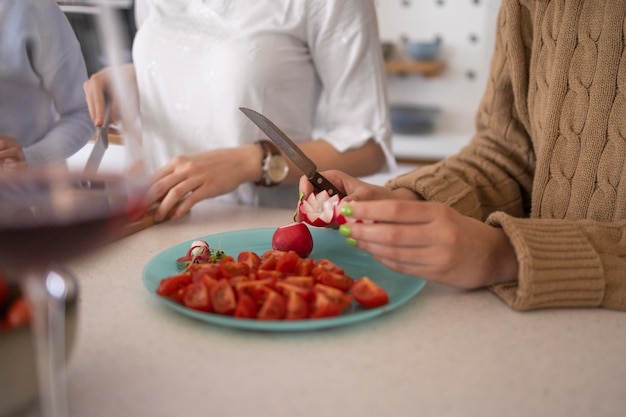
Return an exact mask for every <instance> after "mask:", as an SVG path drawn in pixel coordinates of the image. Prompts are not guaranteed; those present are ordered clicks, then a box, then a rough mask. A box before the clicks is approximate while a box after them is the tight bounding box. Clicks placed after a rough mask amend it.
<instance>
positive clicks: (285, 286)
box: [276, 281, 315, 301]
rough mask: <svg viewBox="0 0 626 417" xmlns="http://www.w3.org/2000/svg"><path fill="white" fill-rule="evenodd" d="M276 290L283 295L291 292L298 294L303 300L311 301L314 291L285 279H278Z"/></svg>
mask: <svg viewBox="0 0 626 417" xmlns="http://www.w3.org/2000/svg"><path fill="white" fill-rule="evenodd" d="M276 290H277V291H278V292H280V293H281V294H282V295H284V296H288V295H289V294H291V293H293V294H298V295H299V296H300V297H301V298H302V299H303V300H305V301H311V300H312V299H313V297H314V296H315V292H314V291H313V290H312V289H311V288H304V287H301V286H299V285H296V284H292V283H289V282H286V281H278V282H277V283H276Z"/></svg>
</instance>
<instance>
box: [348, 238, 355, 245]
mask: <svg viewBox="0 0 626 417" xmlns="http://www.w3.org/2000/svg"><path fill="white" fill-rule="evenodd" d="M346 243H347V244H348V245H350V246H356V239H354V238H351V237H347V238H346Z"/></svg>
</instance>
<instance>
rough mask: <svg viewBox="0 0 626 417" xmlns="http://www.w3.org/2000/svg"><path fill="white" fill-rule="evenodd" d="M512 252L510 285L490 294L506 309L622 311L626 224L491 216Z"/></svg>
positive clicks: (625, 301)
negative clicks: (514, 269) (514, 266)
mask: <svg viewBox="0 0 626 417" xmlns="http://www.w3.org/2000/svg"><path fill="white" fill-rule="evenodd" d="M488 224H490V225H493V226H496V227H499V228H501V229H502V230H503V231H504V232H505V233H506V234H507V236H508V238H509V241H510V242H511V245H512V246H513V248H514V249H515V252H516V255H517V259H518V263H519V272H518V279H517V280H516V281H512V282H508V283H503V284H498V285H494V286H492V287H491V290H492V291H494V292H495V293H496V294H498V295H499V296H500V297H502V299H503V300H504V301H505V302H506V303H507V304H509V305H510V306H511V307H512V308H514V309H517V310H531V309H537V308H546V307H605V308H610V309H615V310H626V279H624V278H625V275H624V271H626V257H625V256H624V254H625V253H626V221H623V220H622V221H618V222H613V223H604V222H597V221H591V220H579V221H570V220H561V219H528V218H525V219H524V218H522V219H520V218H515V217H512V216H508V215H506V214H504V213H501V212H500V213H495V214H494V215H492V216H491V217H490V218H489V219H488Z"/></svg>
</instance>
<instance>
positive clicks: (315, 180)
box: [309, 171, 346, 198]
mask: <svg viewBox="0 0 626 417" xmlns="http://www.w3.org/2000/svg"><path fill="white" fill-rule="evenodd" d="M309 181H311V184H313V187H315V191H317V192H320V191H323V190H326V191H327V192H328V194H330V195H331V196H333V195H335V194H338V195H339V198H344V197H345V196H346V195H345V194H344V193H342V192H341V191H340V190H339V188H337V187H335V186H334V185H333V183H332V182H330V181H328V180H327V179H326V177H324V176H323V175H322V174H320V173H319V172H317V171H316V172H314V173H313V175H311V176H310V177H309Z"/></svg>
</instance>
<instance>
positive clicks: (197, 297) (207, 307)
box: [183, 282, 213, 312]
mask: <svg viewBox="0 0 626 417" xmlns="http://www.w3.org/2000/svg"><path fill="white" fill-rule="evenodd" d="M183 304H184V305H185V306H187V307H189V308H191V309H193V310H199V311H206V312H210V311H213V306H212V305H211V295H210V293H209V288H208V287H207V286H206V285H205V284H204V283H202V282H192V283H191V284H189V285H187V286H186V287H185V291H184V292H183Z"/></svg>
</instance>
